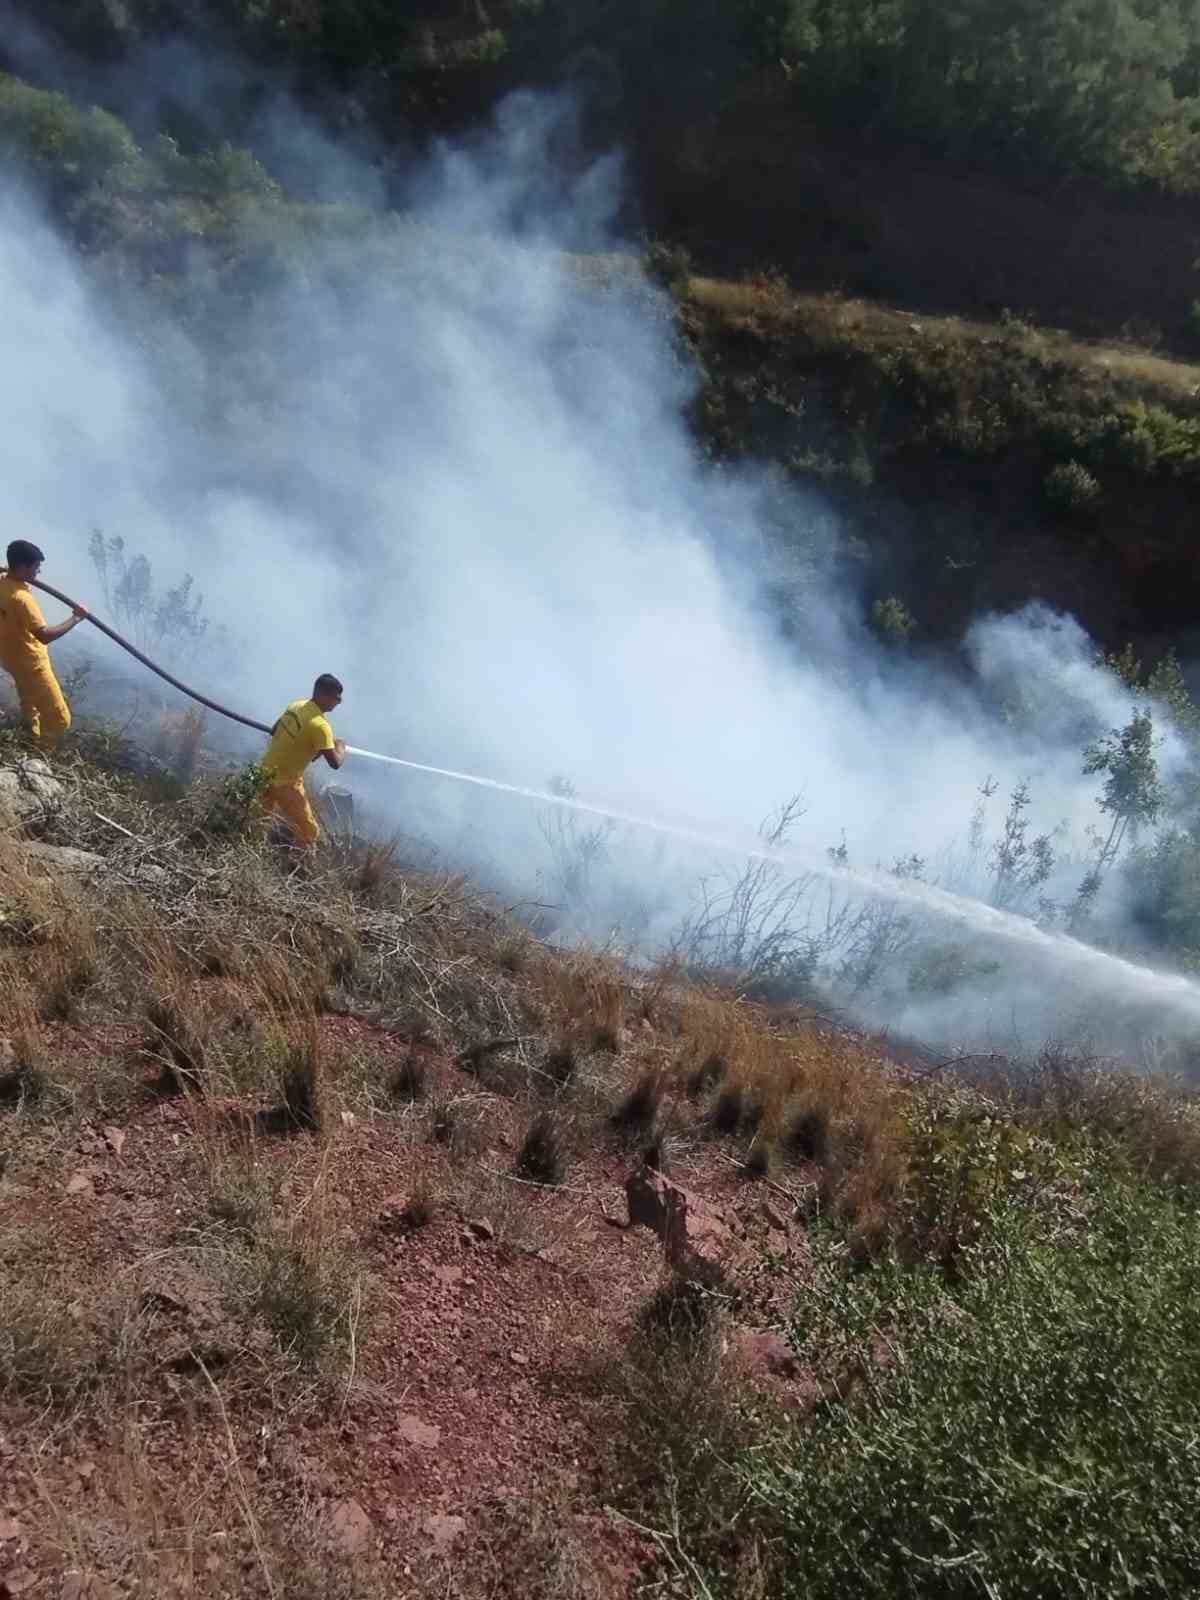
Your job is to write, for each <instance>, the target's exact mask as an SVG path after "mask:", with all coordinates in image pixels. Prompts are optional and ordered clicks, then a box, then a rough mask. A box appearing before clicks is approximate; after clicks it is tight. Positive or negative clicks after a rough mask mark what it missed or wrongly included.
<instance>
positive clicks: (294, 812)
mask: <svg viewBox="0 0 1200 1600" xmlns="http://www.w3.org/2000/svg"><path fill="white" fill-rule="evenodd" d="M263 805H264V806H265V807H266V808H267V810H268V811H274V812H277V813H278V815H279V816H281V817H282V818H283V820H284V821H285V822H286V823H287V825H288V827H289V828H290V829H291V830H292V835H293V837H294V838H295V840H296V843H297V844H301V845H305V846H308V845H313V844H316V842H317V840H318V839H319V838H320V837H321V829H320V827H319V826H318V824H317V819H316V817H315V816H314V815H313V808H312V806H311V805H310V804H309V799H308V794H307V792H306V790H305V788H304V779H303V778H295V779H293V780H292V782H291V783H273V784H272V785H271V787H270V788H269V789H267V790H265V791H264V792H263Z"/></svg>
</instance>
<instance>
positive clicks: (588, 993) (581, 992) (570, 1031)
mask: <svg viewBox="0 0 1200 1600" xmlns="http://www.w3.org/2000/svg"><path fill="white" fill-rule="evenodd" d="M536 976H537V983H538V987H539V989H540V991H541V993H542V995H543V996H544V998H545V1002H546V1005H547V1008H548V1012H549V1015H548V1017H547V1022H548V1024H549V1025H550V1026H551V1027H555V1026H557V1030H558V1031H559V1032H560V1033H562V1034H564V1035H567V1036H570V1037H572V1038H576V1039H578V1040H580V1041H581V1042H582V1043H583V1044H584V1045H585V1046H586V1048H589V1049H592V1050H604V1051H609V1052H611V1053H616V1052H617V1051H618V1050H619V1049H620V1048H621V1039H622V1035H623V1031H624V1027H625V1005H626V994H627V990H628V981H627V979H626V978H625V976H624V974H623V973H622V971H621V969H620V967H619V966H618V964H617V963H616V962H615V961H613V960H611V959H609V958H607V957H604V956H599V955H592V954H576V955H572V956H555V957H547V958H546V959H544V960H543V963H542V965H541V968H540V970H539V971H538V972H537V975H536Z"/></svg>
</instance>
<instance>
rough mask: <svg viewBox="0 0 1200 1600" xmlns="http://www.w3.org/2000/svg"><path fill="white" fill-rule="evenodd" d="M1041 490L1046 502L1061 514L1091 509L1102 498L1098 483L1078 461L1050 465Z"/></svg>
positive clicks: (1075, 514) (1071, 514) (1072, 513)
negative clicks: (1054, 465)
mask: <svg viewBox="0 0 1200 1600" xmlns="http://www.w3.org/2000/svg"><path fill="white" fill-rule="evenodd" d="M1042 490H1043V493H1044V494H1045V496H1046V503H1047V504H1048V505H1049V506H1050V507H1051V509H1052V510H1054V511H1057V512H1059V513H1060V514H1061V515H1063V516H1078V515H1080V514H1081V513H1084V512H1088V511H1092V510H1094V509H1095V508H1096V507H1097V506H1098V505H1099V504H1100V501H1101V499H1102V498H1103V494H1102V491H1101V488H1100V485H1099V483H1098V482H1097V481H1096V479H1095V478H1094V477H1093V476H1092V474H1091V473H1090V472H1089V471H1088V469H1087V468H1086V467H1085V466H1084V465H1083V463H1082V462H1079V461H1060V462H1059V464H1058V465H1057V466H1056V467H1051V469H1050V471H1049V472H1048V473H1047V474H1046V480H1045V483H1044V484H1043V486H1042Z"/></svg>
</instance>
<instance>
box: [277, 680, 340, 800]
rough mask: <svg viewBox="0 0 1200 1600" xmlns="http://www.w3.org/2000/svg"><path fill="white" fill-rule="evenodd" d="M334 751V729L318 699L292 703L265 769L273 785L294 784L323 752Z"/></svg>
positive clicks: (284, 715)
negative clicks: (311, 762) (310, 763)
mask: <svg viewBox="0 0 1200 1600" xmlns="http://www.w3.org/2000/svg"><path fill="white" fill-rule="evenodd" d="M332 749H333V729H332V728H331V727H330V726H329V722H328V719H327V718H326V716H325V714H324V712H323V711H322V710H321V708H320V706H319V705H318V704H317V702H316V701H315V700H293V701H292V703H291V705H290V706H289V707H288V708H287V710H286V711H285V712H284V713H283V715H282V716H281V717H280V719H279V721H278V722H277V723H276V724H275V730H274V732H273V733H272V735H271V742H270V744H269V745H268V746H267V753H266V755H265V756H263V759H262V764H263V767H264V769H265V770H266V771H267V772H269V773H270V774H271V781H272V782H273V783H295V782H296V780H297V779H298V778H302V777H303V776H304V769H305V767H307V766H308V764H309V762H310V761H312V760H313V759H314V757H316V756H319V755H320V754H321V752H322V751H323V750H332Z"/></svg>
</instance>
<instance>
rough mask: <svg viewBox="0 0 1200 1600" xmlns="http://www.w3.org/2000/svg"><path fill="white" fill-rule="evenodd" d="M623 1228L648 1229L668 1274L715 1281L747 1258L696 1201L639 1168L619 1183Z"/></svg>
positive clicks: (708, 1210)
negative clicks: (623, 1206) (625, 1219)
mask: <svg viewBox="0 0 1200 1600" xmlns="http://www.w3.org/2000/svg"><path fill="white" fill-rule="evenodd" d="M625 1199H626V1202H627V1204H628V1207H629V1226H630V1227H631V1228H632V1227H643V1228H650V1229H651V1230H652V1231H653V1232H654V1233H656V1234H657V1235H658V1237H659V1239H660V1240H661V1241H662V1247H663V1257H664V1259H665V1261H666V1263H667V1265H668V1266H669V1267H670V1268H671V1270H672V1271H673V1272H678V1273H680V1274H682V1275H683V1276H685V1277H689V1278H700V1279H703V1280H705V1281H716V1280H719V1279H722V1278H724V1277H726V1276H727V1275H728V1274H729V1273H731V1272H734V1271H736V1270H737V1268H738V1267H739V1266H741V1265H743V1264H744V1263H745V1262H746V1260H747V1258H748V1252H747V1249H746V1247H745V1245H744V1244H743V1243H742V1241H741V1240H740V1239H739V1238H738V1237H737V1235H736V1234H735V1233H734V1231H733V1230H732V1228H730V1227H729V1225H728V1224H727V1223H726V1222H724V1221H723V1220H722V1219H721V1218H720V1217H719V1216H718V1215H717V1213H716V1212H715V1211H714V1210H713V1209H712V1207H711V1206H709V1205H707V1204H706V1202H705V1201H703V1200H701V1199H700V1198H699V1197H698V1196H697V1195H694V1194H691V1193H690V1192H689V1191H688V1190H686V1189H684V1188H681V1187H680V1185H679V1184H677V1183H674V1182H672V1180H671V1179H670V1178H668V1177H666V1176H665V1174H663V1173H661V1172H659V1171H657V1170H656V1169H655V1168H653V1167H651V1166H648V1165H646V1164H645V1163H643V1164H642V1165H641V1166H639V1167H638V1168H636V1169H635V1170H634V1171H633V1172H632V1173H630V1175H629V1177H628V1179H627V1180H626V1183H625Z"/></svg>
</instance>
